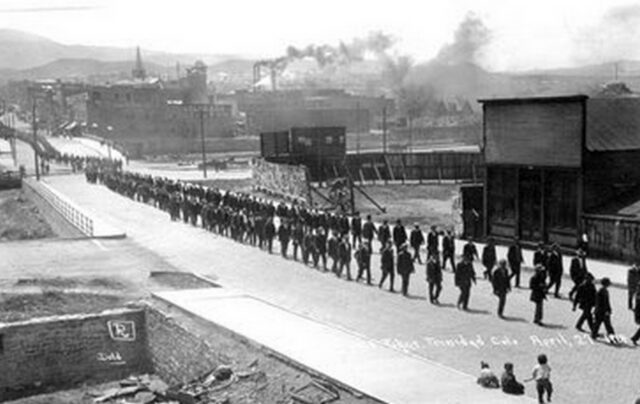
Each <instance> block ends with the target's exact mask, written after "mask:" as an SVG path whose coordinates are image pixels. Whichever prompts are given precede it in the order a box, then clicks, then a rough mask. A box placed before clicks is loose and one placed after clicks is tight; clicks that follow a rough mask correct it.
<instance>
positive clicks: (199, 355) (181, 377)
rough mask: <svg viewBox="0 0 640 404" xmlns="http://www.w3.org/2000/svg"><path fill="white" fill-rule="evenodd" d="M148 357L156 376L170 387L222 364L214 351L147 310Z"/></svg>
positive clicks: (154, 311)
mask: <svg viewBox="0 0 640 404" xmlns="http://www.w3.org/2000/svg"><path fill="white" fill-rule="evenodd" d="M146 319H147V331H148V335H149V345H148V347H149V357H150V359H151V362H152V364H153V367H154V370H155V373H156V374H157V375H158V376H160V378H161V379H162V380H164V381H165V382H167V383H169V384H171V385H173V384H182V383H186V382H189V381H191V380H193V379H196V378H198V377H200V376H202V375H203V374H205V373H207V372H209V371H211V370H212V369H214V368H215V367H216V366H218V365H219V364H221V363H228V361H225V362H223V361H221V360H220V358H219V357H218V355H216V354H215V350H214V349H213V348H212V347H211V346H209V345H208V344H206V343H205V342H204V341H202V340H201V339H200V338H198V337H197V336H196V335H194V334H193V333H191V332H189V331H187V330H185V329H184V328H183V327H182V326H180V325H179V324H178V323H177V322H176V321H175V320H173V319H172V318H171V317H168V316H166V315H165V314H163V313H162V312H160V311H158V310H156V309H155V308H153V307H149V308H148V309H147V316H146Z"/></svg>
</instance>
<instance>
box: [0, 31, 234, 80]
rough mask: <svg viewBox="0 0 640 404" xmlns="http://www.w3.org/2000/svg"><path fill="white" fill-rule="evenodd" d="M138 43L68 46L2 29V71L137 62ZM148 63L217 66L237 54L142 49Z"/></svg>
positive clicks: (0, 62)
mask: <svg viewBox="0 0 640 404" xmlns="http://www.w3.org/2000/svg"><path fill="white" fill-rule="evenodd" d="M134 49H135V42H132V46H131V47H130V48H116V47H106V46H88V45H65V44H61V43H58V42H55V41H52V40H50V39H48V38H45V37H42V36H38V35H34V34H30V33H26V32H22V31H16V30H9V29H0V69H15V70H24V69H30V68H34V67H37V66H42V65H45V64H47V63H51V62H53V61H56V60H58V59H95V60H99V61H105V62H115V61H124V60H133V57H134V54H135V53H134ZM142 54H143V58H144V60H145V62H150V63H156V64H159V65H163V66H175V64H176V62H180V63H181V64H183V65H188V64H192V63H193V62H194V61H196V60H198V59H200V60H202V61H204V62H205V63H206V64H215V63H219V62H221V61H223V60H227V59H230V58H233V57H237V56H233V55H209V54H172V53H168V52H158V51H152V50H147V49H142Z"/></svg>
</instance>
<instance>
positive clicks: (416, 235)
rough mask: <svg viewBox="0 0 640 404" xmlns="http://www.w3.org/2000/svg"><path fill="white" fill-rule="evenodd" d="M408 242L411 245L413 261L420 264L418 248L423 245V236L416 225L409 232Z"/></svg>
mask: <svg viewBox="0 0 640 404" xmlns="http://www.w3.org/2000/svg"><path fill="white" fill-rule="evenodd" d="M409 242H410V243H411V248H413V250H414V253H413V260H414V261H416V260H418V263H419V264H422V260H421V259H420V247H421V246H422V245H423V244H424V236H423V235H422V230H420V226H419V225H418V223H416V224H415V227H414V228H413V230H411V235H410V236H409Z"/></svg>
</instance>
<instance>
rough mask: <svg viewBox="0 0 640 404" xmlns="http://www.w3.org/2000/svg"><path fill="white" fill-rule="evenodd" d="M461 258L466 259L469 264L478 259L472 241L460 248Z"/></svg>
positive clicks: (476, 249)
mask: <svg viewBox="0 0 640 404" xmlns="http://www.w3.org/2000/svg"><path fill="white" fill-rule="evenodd" d="M462 256H463V257H464V258H467V259H468V260H469V261H470V262H473V260H475V259H477V258H480V257H479V256H478V248H477V247H476V245H475V244H474V243H473V240H469V241H467V243H466V244H465V245H464V246H463V247H462Z"/></svg>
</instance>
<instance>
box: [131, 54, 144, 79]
mask: <svg viewBox="0 0 640 404" xmlns="http://www.w3.org/2000/svg"><path fill="white" fill-rule="evenodd" d="M131 75H132V76H133V78H134V79H139V80H144V79H145V78H146V77H147V72H146V71H145V70H144V66H143V65H142V56H141V55H140V47H139V46H138V47H137V48H136V64H135V66H134V67H133V70H131Z"/></svg>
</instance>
